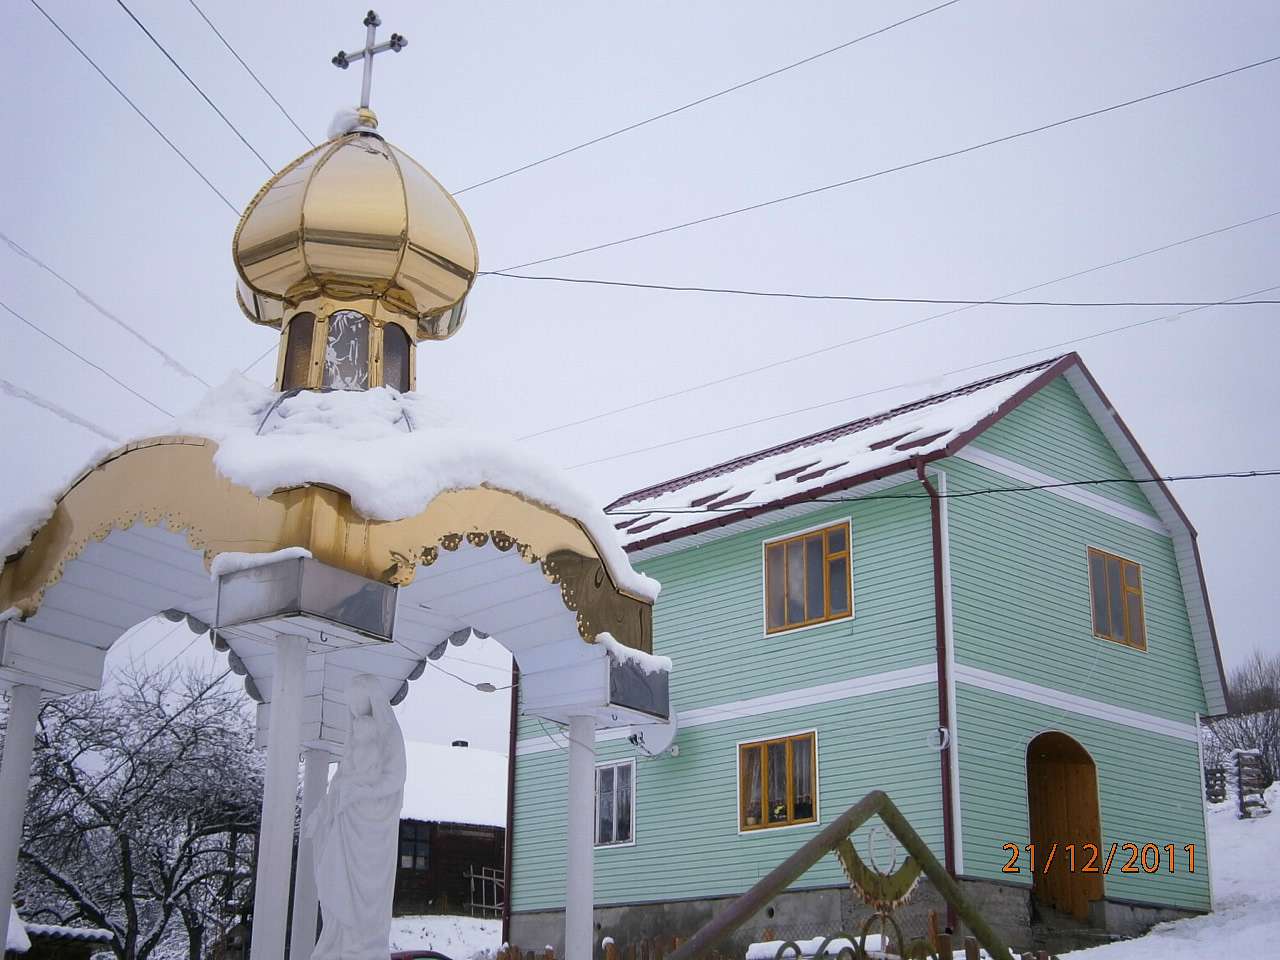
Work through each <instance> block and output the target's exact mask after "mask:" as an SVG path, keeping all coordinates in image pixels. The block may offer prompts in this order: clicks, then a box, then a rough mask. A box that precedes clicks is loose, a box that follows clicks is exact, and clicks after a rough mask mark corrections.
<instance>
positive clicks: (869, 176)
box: [497, 55, 1280, 273]
mask: <svg viewBox="0 0 1280 960" xmlns="http://www.w3.org/2000/svg"><path fill="white" fill-rule="evenodd" d="M1277 60H1280V55H1278V56H1274V57H1267V58H1266V59H1265V60H1255V61H1254V62H1253V63H1246V64H1243V65H1242V66H1239V67H1232V68H1231V69H1230V70H1223V71H1222V72H1220V73H1215V74H1211V75H1210V76H1207V77H1201V78H1200V79H1198V80H1191V81H1188V82H1187V83H1180V84H1178V85H1177V86H1174V87H1166V88H1165V89H1163V90H1157V91H1156V92H1154V93H1148V94H1144V95H1143V96H1141V97H1134V98H1133V99H1131V100H1124V101H1122V102H1120V103H1113V104H1111V105H1110V106H1107V107H1100V108H1098V109H1096V110H1090V111H1088V112H1086V113H1078V114H1075V115H1074V116H1070V117H1065V118H1063V119H1061V120H1054V121H1052V122H1051V123H1042V124H1040V125H1039V126H1035V127H1029V128H1027V129H1026V130H1019V131H1017V132H1015V133H1010V134H1005V135H1004V136H1002V137H994V138H992V139H990V140H984V141H982V142H981V143H974V144H970V145H969V146H967V147H960V148H959V149H956V150H948V151H947V152H945V153H936V154H934V155H932V156H929V157H923V158H921V159H919V160H912V161H909V162H907V163H900V164H898V165H896V166H892V167H885V168H884V169H882V170H876V171H874V172H872V173H864V174H860V175H858V176H856V177H849V178H848V179H846V180H839V181H837V182H835V183H828V184H826V185H824V186H821V187H811V188H809V189H808V190H801V191H799V192H797V193H789V194H787V195H785V196H781V197H774V198H773V199H772V200H762V201H760V202H759V203H752V204H748V205H747V206H745V207H737V208H735V209H733V210H726V211H724V212H722V213H715V214H711V215H710V216H706V217H699V218H697V219H696V220H686V221H684V222H683V223H674V224H671V225H669V226H666V227H660V228H658V229H657V230H649V231H647V232H645V233H637V234H633V235H632V236H629V237H622V238H621V239H618V240H609V241H607V242H605V243H597V244H593V245H592V246H589V247H580V248H578V249H577V250H570V251H569V252H568V253H560V254H556V255H555V256H552V257H542V258H540V259H537V260H529V261H526V262H525V263H517V264H514V265H512V266H508V267H503V268H502V269H501V270H499V271H497V272H498V273H502V272H504V271H507V270H522V269H524V268H525V267H533V266H537V265H538V264H542V263H551V262H552V261H554V260H565V259H568V258H569V257H576V256H579V255H580V254H583V253H592V252H594V251H596V250H606V249H609V248H610V247H617V246H621V245H622V244H624V243H633V242H634V241H636V240H645V239H648V238H650V237H657V236H661V235H662V234H666V233H673V232H674V231H676V230H684V229H686V228H688V227H696V226H699V225H701V224H704V223H711V222H713V221H716V220H724V219H726V218H727V217H735V216H738V215H739V214H742V213H749V212H751V211H753V210H761V209H763V208H765V207H771V206H774V205H776V204H780V203H787V202H789V201H791V200H799V199H801V198H802V197H811V196H814V195H815V194H819V193H825V192H826V191H828V190H836V189H838V188H840V187H847V186H850V185H851V184H855V183H864V182H866V181H868V180H874V179H876V178H877V177H883V176H886V175H888V174H891V173H900V172H901V171H903V170H912V169H914V168H916V167H922V166H925V165H926V164H930V163H936V162H937V161H939V160H948V159H950V158H952V157H959V156H963V155H964V154H967V153H973V152H974V151H976V150H982V149H985V148H987V147H993V146H996V145H998V144H1001V143H1009V142H1010V141H1012V140H1018V139H1021V138H1022V137H1029V136H1031V135H1033V134H1037V133H1043V132H1045V131H1046V130H1053V129H1055V128H1057V127H1062V126H1066V125H1067V124H1070V123H1076V122H1078V121H1080V120H1087V119H1090V118H1092V117H1099V116H1102V115H1103V114H1107V113H1111V112H1113V111H1115V110H1122V109H1124V108H1126V107H1132V106H1134V105H1136V104H1139V103H1145V102H1147V101H1149V100H1154V99H1156V98H1157V97H1163V96H1167V95H1168V94H1171V93H1178V92H1180V91H1183V90H1189V89H1191V88H1192V87H1197V86H1200V85H1201V84H1205V83H1211V82H1212V81H1214V80H1221V79H1223V78H1224V77H1230V76H1233V75H1235V74H1237V73H1243V72H1244V71H1246V70H1253V69H1255V68H1257V67H1262V66H1266V65H1267V64H1271V63H1275V62H1276V61H1277Z"/></svg>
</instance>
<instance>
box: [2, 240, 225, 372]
mask: <svg viewBox="0 0 1280 960" xmlns="http://www.w3.org/2000/svg"><path fill="white" fill-rule="evenodd" d="M0 240H3V241H4V242H5V243H6V244H8V245H9V249H11V250H12V251H13V252H14V253H16V254H17V255H18V256H20V257H22V258H23V259H25V260H29V261H30V262H31V263H33V264H35V265H36V266H37V267H39V268H40V269H41V270H43V271H45V272H46V273H48V274H49V275H50V276H52V277H54V278H55V279H56V280H59V281H60V282H61V283H62V284H63V285H64V286H66V287H67V288H68V289H70V290H71V292H72V293H74V294H75V295H76V296H77V297H79V298H80V299H81V300H83V301H84V302H85V303H87V304H88V305H89V306H91V307H92V308H93V309H94V310H96V311H97V312H98V313H100V314H102V316H104V317H106V318H107V319H108V320H110V321H111V322H112V323H114V324H116V325H117V326H119V327H121V328H123V329H124V330H127V331H128V332H129V333H131V334H133V336H134V337H136V338H137V339H138V340H141V341H142V342H143V343H144V344H146V345H147V346H148V347H150V348H151V349H152V350H154V351H155V352H156V353H157V354H158V355H159V356H160V359H161V360H163V361H164V362H165V364H166V365H168V366H170V367H172V368H173V369H174V370H176V371H177V372H178V373H180V374H182V375H183V376H185V377H190V378H191V379H193V380H198V381H199V382H200V383H202V384H204V385H205V386H206V387H208V386H211V384H210V383H209V381H208V380H206V379H205V378H204V377H202V376H200V375H199V374H198V373H193V372H192V371H191V370H188V369H187V368H186V367H185V366H184V365H183V364H181V363H179V362H178V361H177V360H176V359H175V358H174V357H173V356H171V355H170V354H169V353H168V352H166V351H165V350H164V349H163V348H161V347H160V346H159V345H158V344H156V343H154V342H153V341H151V340H149V339H147V337H145V336H144V335H143V334H142V333H141V332H140V331H138V330H136V329H134V328H133V327H131V326H130V325H129V324H127V323H125V322H124V321H123V320H121V319H120V318H119V317H117V316H116V315H115V314H114V313H112V312H111V311H110V310H108V309H107V308H106V307H104V306H102V304H100V303H98V301H96V300H94V299H93V297H91V296H89V295H88V294H87V293H85V292H84V291H83V290H81V289H80V288H79V287H77V286H76V285H75V284H74V283H72V282H71V281H70V280H68V279H67V278H66V277H64V276H63V275H62V274H60V273H59V272H58V271H57V270H55V269H53V267H51V266H49V265H48V264H47V263H45V262H44V261H43V260H41V259H40V258H39V257H37V256H36V255H35V254H34V253H31V252H30V251H29V250H27V249H26V248H25V247H23V246H22V245H21V244H20V243H18V242H17V241H16V240H14V239H13V238H12V237H10V236H8V235H7V234H5V233H4V232H3V231H0Z"/></svg>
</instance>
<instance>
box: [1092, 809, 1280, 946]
mask: <svg viewBox="0 0 1280 960" xmlns="http://www.w3.org/2000/svg"><path fill="white" fill-rule="evenodd" d="M1267 804H1268V806H1270V807H1271V809H1272V810H1274V811H1276V812H1275V813H1273V814H1272V815H1271V816H1269V817H1266V818H1263V819H1259V820H1237V819H1236V817H1235V808H1234V804H1226V803H1223V804H1216V805H1212V806H1210V807H1209V808H1208V820H1209V859H1210V865H1209V869H1210V870H1211V871H1212V875H1213V892H1214V897H1215V899H1216V901H1217V903H1216V906H1217V909H1216V910H1215V911H1214V912H1213V913H1211V914H1208V915H1206V916H1203V917H1192V918H1191V919H1189V920H1177V921H1174V922H1173V923H1162V924H1160V925H1159V926H1158V927H1155V928H1154V929H1152V931H1151V932H1150V933H1148V934H1147V935H1146V936H1145V937H1139V938H1138V939H1136V940H1126V941H1124V942H1122V943H1113V944H1111V945H1109V946H1106V947H1095V948H1094V949H1092V950H1077V951H1075V952H1073V953H1070V954H1068V956H1070V957H1071V960H1204V958H1206V957H1219V956H1221V957H1245V958H1253V957H1273V956H1275V955H1276V953H1275V951H1276V950H1277V944H1280V784H1276V785H1273V786H1272V787H1271V788H1270V789H1268V790H1267Z"/></svg>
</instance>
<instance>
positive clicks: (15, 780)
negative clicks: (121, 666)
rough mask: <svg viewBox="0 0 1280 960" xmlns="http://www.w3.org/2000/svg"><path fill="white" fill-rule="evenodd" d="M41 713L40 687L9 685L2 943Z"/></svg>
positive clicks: (2, 777)
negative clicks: (37, 721) (38, 720)
mask: <svg viewBox="0 0 1280 960" xmlns="http://www.w3.org/2000/svg"><path fill="white" fill-rule="evenodd" d="M39 712H40V688H39V687H35V686H32V685H31V684H27V683H22V684H18V685H17V686H13V687H10V688H9V723H8V727H7V729H6V730H5V737H4V758H3V759H2V760H0V944H3V943H5V942H7V941H6V939H5V938H6V935H7V934H8V932H9V902H10V901H11V900H12V899H13V884H14V881H15V880H16V879H17V876H18V845H19V844H20V843H21V842H22V821H23V818H24V817H25V816H26V814H27V785H28V783H29V782H30V780H31V747H32V744H33V742H34V741H35V736H36V716H37V714H39Z"/></svg>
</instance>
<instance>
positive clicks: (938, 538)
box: [915, 457, 957, 930]
mask: <svg viewBox="0 0 1280 960" xmlns="http://www.w3.org/2000/svg"><path fill="white" fill-rule="evenodd" d="M915 465H916V476H917V477H918V478H919V480H920V483H921V485H922V486H923V487H924V489H925V491H926V492H927V493H928V494H929V526H930V528H931V530H932V534H933V625H934V630H933V632H934V648H935V654H936V657H937V661H938V728H939V729H940V730H945V731H946V734H945V736H946V745H945V746H943V747H942V749H940V750H939V751H938V759H939V763H940V764H941V773H942V837H943V863H944V864H945V866H946V868H947V874H948V875H949V876H950V877H951V878H952V879H953V880H954V879H955V876H956V850H955V832H954V824H955V810H954V808H953V804H952V793H951V748H952V744H951V720H950V718H951V705H950V701H949V698H948V693H947V691H948V690H949V689H950V677H949V676H948V675H947V621H946V599H945V598H946V594H945V582H944V580H943V576H942V499H941V497H939V496H938V491H937V489H936V488H935V487H934V485H933V483H932V481H930V479H929V476H928V474H926V473H925V461H924V460H923V459H922V458H920V457H917V458H916V460H915ZM956 923H957V917H956V912H955V909H954V908H953V907H951V906H950V905H949V904H948V906H947V926H948V927H949V928H950V929H951V930H955V929H956Z"/></svg>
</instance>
